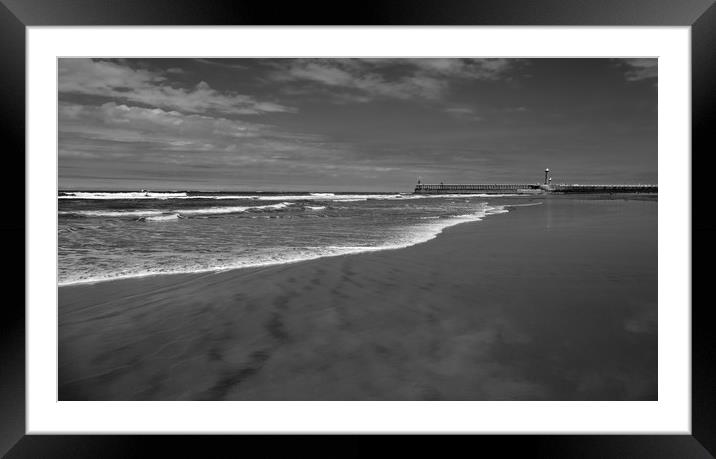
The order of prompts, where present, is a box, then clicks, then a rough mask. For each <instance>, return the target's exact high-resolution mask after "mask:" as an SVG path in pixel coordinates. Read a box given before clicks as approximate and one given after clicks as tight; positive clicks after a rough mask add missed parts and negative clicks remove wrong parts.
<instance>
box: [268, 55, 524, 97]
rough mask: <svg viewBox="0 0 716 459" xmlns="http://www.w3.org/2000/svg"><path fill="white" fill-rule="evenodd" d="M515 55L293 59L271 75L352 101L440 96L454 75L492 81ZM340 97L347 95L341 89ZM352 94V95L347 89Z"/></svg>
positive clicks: (281, 64) (501, 74)
mask: <svg viewBox="0 0 716 459" xmlns="http://www.w3.org/2000/svg"><path fill="white" fill-rule="evenodd" d="M515 61H516V60H515V59H455V58H451V59H412V58H410V59H408V58H406V59H392V58H389V59H291V60H283V61H281V63H280V64H279V65H278V66H277V68H276V70H275V71H274V73H273V75H272V77H273V79H274V80H276V81H282V82H303V83H310V84H314V85H319V86H329V87H333V88H339V89H341V90H344V91H345V90H347V91H350V92H351V93H352V94H354V95H355V96H356V99H355V100H356V101H364V102H365V101H370V100H373V99H375V98H379V97H383V98H395V99H406V100H407V99H414V98H419V99H424V100H429V101H436V100H440V99H442V98H443V97H444V96H445V94H446V93H447V91H448V90H449V87H450V82H451V80H452V79H471V80H496V79H499V78H502V77H504V76H506V75H507V73H508V72H509V71H510V70H511V69H512V67H513V66H514V63H515ZM339 94H340V97H339V99H343V100H345V99H346V94H345V92H343V93H339ZM349 94H350V93H349Z"/></svg>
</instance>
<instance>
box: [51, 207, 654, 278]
mask: <svg viewBox="0 0 716 459" xmlns="http://www.w3.org/2000/svg"><path fill="white" fill-rule="evenodd" d="M494 199H497V200H512V199H519V200H524V201H526V202H527V205H528V206H529V205H537V203H534V201H539V203H542V202H543V201H540V200H544V199H575V200H615V199H617V200H627V201H629V200H637V201H654V200H657V199H658V197H657V195H654V194H615V195H604V194H585V195H553V196H547V195H542V196H540V195H520V196H517V195H516V196H496V197H495V198H494ZM488 204H489V203H488ZM489 205H493V204H489ZM495 205H496V206H500V207H502V208H504V209H506V210H507V213H509V211H510V210H509V208H511V207H522V206H525V204H524V203H521V204H508V203H500V204H495ZM501 213H503V212H497V213H495V214H490V215H485V216H483V217H478V219H477V220H466V221H457V222H455V223H453V224H451V225H447V226H444V227H442V228H440V229H439V230H438V231H437V232H436V233H435V234H433V235H432V236H431V237H429V238H427V239H425V240H421V241H418V242H415V243H411V244H408V245H405V246H398V247H395V246H384V247H372V248H365V249H364V250H357V251H355V252H347V253H336V254H319V255H316V256H314V257H309V258H300V259H295V260H288V261H269V262H265V263H257V264H252V265H246V266H232V267H225V268H206V269H198V270H194V271H170V272H153V273H141V274H130V275H126V276H117V277H111V278H103V279H87V280H79V281H71V282H66V283H62V282H59V281H58V282H57V287H58V288H68V287H76V286H84V285H95V284H100V283H105V282H117V281H124V280H131V279H143V278H147V277H156V276H185V275H202V274H211V273H223V272H229V271H234V270H240V269H253V268H265V267H271V266H281V265H290V264H296V263H303V262H308V261H314V260H320V259H322V258H333V257H341V256H348V255H361V254H369V253H374V252H383V251H391V250H401V249H405V248H409V247H413V246H415V245H420V244H425V243H428V242H430V241H432V240H434V239H436V238H438V237H440V235H441V234H443V232H445V231H446V230H448V229H450V228H453V227H455V226H457V225H461V224H465V223H480V222H483V221H484V220H486V219H487V218H488V217H493V216H495V215H499V214H501Z"/></svg>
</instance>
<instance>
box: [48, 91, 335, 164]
mask: <svg viewBox="0 0 716 459" xmlns="http://www.w3.org/2000/svg"><path fill="white" fill-rule="evenodd" d="M59 126H60V128H59V146H60V152H59V153H60V158H71V157H86V158H89V157H94V158H103V159H112V158H118V157H128V156H129V157H132V158H135V159H136V160H138V161H147V160H157V161H172V162H174V163H177V162H178V161H181V162H185V163H192V164H197V163H209V164H216V163H217V162H220V163H221V164H228V165H237V164H241V163H242V162H247V161H248V162H251V163H252V164H257V163H266V164H268V163H272V162H274V161H275V159H276V158H278V157H277V154H280V157H281V158H284V159H288V160H291V161H299V160H302V159H305V158H306V157H310V159H311V160H315V161H323V162H325V161H326V160H327V159H330V158H332V159H335V158H336V157H337V156H338V155H340V152H341V149H340V148H336V146H335V145H331V144H327V143H326V139H324V138H323V137H322V136H317V135H309V134H302V133H293V132H287V131H282V130H279V129H277V128H275V127H274V126H271V125H267V124H259V123H250V122H246V121H241V120H233V119H227V118H223V117H212V116H206V115H198V114H184V113H180V112H178V111H173V110H170V111H167V110H163V109H160V108H143V107H136V106H128V105H125V104H116V103H115V102H107V103H105V104H103V105H101V106H89V105H79V104H70V103H61V104H60V106H59Z"/></svg>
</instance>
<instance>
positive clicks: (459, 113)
mask: <svg viewBox="0 0 716 459" xmlns="http://www.w3.org/2000/svg"><path fill="white" fill-rule="evenodd" d="M443 111H444V112H445V113H447V114H449V115H452V116H454V117H455V118H460V119H464V120H470V121H482V117H480V116H478V115H477V114H476V113H475V110H474V109H472V108H470V107H448V108H446V109H444V110H443Z"/></svg>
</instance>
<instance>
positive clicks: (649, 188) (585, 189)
mask: <svg viewBox="0 0 716 459" xmlns="http://www.w3.org/2000/svg"><path fill="white" fill-rule="evenodd" d="M549 172H550V170H549V169H545V172H544V183H471V184H443V183H440V184H426V183H421V180H420V179H418V184H417V185H415V191H414V193H415V194H507V193H509V194H542V193H554V194H567V193H601V194H603V193H609V194H612V193H658V191H659V186H658V185H644V184H604V185H579V184H571V185H570V184H564V183H562V184H554V185H553V184H552V177H550V174H549Z"/></svg>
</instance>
